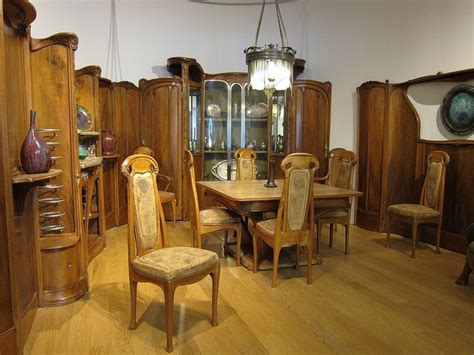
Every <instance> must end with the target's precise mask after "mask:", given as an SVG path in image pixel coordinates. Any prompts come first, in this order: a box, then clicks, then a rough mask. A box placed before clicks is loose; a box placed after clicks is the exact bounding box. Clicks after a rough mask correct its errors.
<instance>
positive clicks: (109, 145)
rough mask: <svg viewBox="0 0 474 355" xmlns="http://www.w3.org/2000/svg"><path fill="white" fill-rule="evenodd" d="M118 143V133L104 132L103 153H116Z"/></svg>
mask: <svg viewBox="0 0 474 355" xmlns="http://www.w3.org/2000/svg"><path fill="white" fill-rule="evenodd" d="M116 145H117V134H116V133H115V132H112V131H104V132H102V155H114V153H115V146H116Z"/></svg>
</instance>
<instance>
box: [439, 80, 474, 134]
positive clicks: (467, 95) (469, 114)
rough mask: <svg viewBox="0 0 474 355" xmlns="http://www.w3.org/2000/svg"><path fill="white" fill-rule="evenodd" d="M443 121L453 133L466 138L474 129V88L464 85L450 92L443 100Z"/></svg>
mask: <svg viewBox="0 0 474 355" xmlns="http://www.w3.org/2000/svg"><path fill="white" fill-rule="evenodd" d="M441 120H442V121H443V124H444V126H445V127H446V129H447V130H448V131H450V132H451V133H454V134H457V135H459V136H465V135H467V134H469V133H471V131H472V130H473V129H474V86H473V85H469V84H462V85H458V86H455V87H454V88H452V89H451V90H449V91H448V93H447V94H446V96H445V97H444V99H443V112H442V115H441Z"/></svg>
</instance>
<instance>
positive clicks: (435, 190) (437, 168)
mask: <svg viewBox="0 0 474 355" xmlns="http://www.w3.org/2000/svg"><path fill="white" fill-rule="evenodd" d="M442 171H443V164H442V163H435V162H431V163H430V165H429V169H428V172H427V176H426V187H425V188H426V190H425V201H424V205H426V206H427V207H430V208H436V207H437V204H438V198H439V187H440V186H439V185H440V184H441V176H442Z"/></svg>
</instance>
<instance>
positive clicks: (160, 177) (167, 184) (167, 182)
mask: <svg viewBox="0 0 474 355" xmlns="http://www.w3.org/2000/svg"><path fill="white" fill-rule="evenodd" d="M156 180H157V183H158V182H159V181H160V180H162V181H164V184H165V187H164V188H163V190H161V191H168V188H169V187H170V184H171V181H173V178H172V177H170V176H167V175H163V174H157V176H156Z"/></svg>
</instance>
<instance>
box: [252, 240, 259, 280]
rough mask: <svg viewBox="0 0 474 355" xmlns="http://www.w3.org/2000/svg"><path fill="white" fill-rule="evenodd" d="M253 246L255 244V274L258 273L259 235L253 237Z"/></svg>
mask: <svg viewBox="0 0 474 355" xmlns="http://www.w3.org/2000/svg"><path fill="white" fill-rule="evenodd" d="M252 244H253V272H254V273H256V272H257V271H258V246H257V233H254V234H253V235H252Z"/></svg>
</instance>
